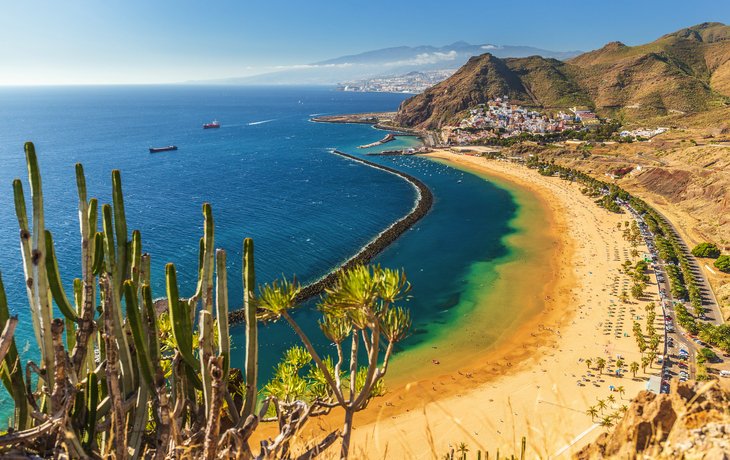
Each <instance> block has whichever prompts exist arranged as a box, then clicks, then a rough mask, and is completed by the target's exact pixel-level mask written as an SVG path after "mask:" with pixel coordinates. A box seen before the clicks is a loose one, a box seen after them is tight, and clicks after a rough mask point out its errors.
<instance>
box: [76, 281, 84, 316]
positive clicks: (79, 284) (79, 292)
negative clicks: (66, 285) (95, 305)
mask: <svg viewBox="0 0 730 460" xmlns="http://www.w3.org/2000/svg"><path fill="white" fill-rule="evenodd" d="M83 306H84V282H83V281H82V280H81V278H74V309H75V310H76V313H77V314H78V315H81V309H82V308H83Z"/></svg>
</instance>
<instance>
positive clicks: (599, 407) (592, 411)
mask: <svg viewBox="0 0 730 460" xmlns="http://www.w3.org/2000/svg"><path fill="white" fill-rule="evenodd" d="M616 392H618V393H619V395H621V397H622V399H623V395H624V393H626V389H624V387H623V386H618V387H616ZM615 403H616V397H615V396H614V395H608V397H606V399H598V403H597V404H596V405H595V406H589V407H588V409H587V410H586V414H588V415H590V416H591V421H594V420H595V418H596V416H598V413H599V411H600V413H601V415H603V413H604V412H603V411H604V410H606V409H613V407H609V405H610V406H613V404H615ZM628 410H629V407H628V406H627V405H626V404H622V405H621V406H620V407H618V408H617V409H616V410H614V411H613V412H612V413H611V414H608V415H606V416H605V417H603V418H602V419H601V426H602V427H604V428H607V429H609V428H611V427H613V426H614V425H615V424H616V422H618V421H619V420H620V419H621V417H623V416H624V414H626V412H627V411H628Z"/></svg>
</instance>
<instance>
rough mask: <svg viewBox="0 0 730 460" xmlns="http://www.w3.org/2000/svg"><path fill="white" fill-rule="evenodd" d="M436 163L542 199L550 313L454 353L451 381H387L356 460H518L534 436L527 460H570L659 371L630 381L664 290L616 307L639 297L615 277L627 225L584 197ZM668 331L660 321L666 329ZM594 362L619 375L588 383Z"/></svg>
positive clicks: (493, 169)
mask: <svg viewBox="0 0 730 460" xmlns="http://www.w3.org/2000/svg"><path fill="white" fill-rule="evenodd" d="M429 156H430V157H431V158H434V159H439V160H440V161H444V160H445V161H449V162H451V163H452V164H454V165H455V166H458V167H460V168H464V169H468V170H471V171H474V172H477V173H482V174H488V175H491V176H493V177H498V178H501V179H504V180H507V181H509V182H511V183H513V184H515V185H517V186H519V187H522V188H524V189H527V190H529V192H531V193H532V194H534V195H535V196H536V197H538V198H539V199H540V201H541V202H542V205H543V206H544V209H545V214H546V215H547V223H548V226H549V228H546V229H545V234H544V235H543V236H544V241H548V242H550V241H552V242H554V243H555V244H553V249H552V250H551V251H548V252H547V254H548V256H549V257H550V267H551V269H550V270H549V272H550V273H549V275H548V276H547V277H540V278H538V279H536V280H534V282H535V284H536V286H537V287H538V288H539V287H542V290H543V292H542V299H541V300H543V302H541V304H542V308H543V310H541V311H539V312H537V313H534V317H533V318H530V319H528V320H526V321H520V322H519V324H520V325H521V326H519V327H515V330H514V331H512V330H510V335H509V337H508V338H504V339H503V340H500V341H499V342H498V343H499V346H498V348H497V349H496V350H491V351H486V352H484V354H483V355H481V356H478V357H477V358H473V359H472V358H470V359H469V362H464V361H463V360H461V361H459V359H458V356H457V351H453V352H452V353H453V358H454V360H455V361H456V362H459V364H460V365H461V368H460V369H457V370H456V371H454V372H452V371H451V368H453V367H452V366H449V367H450V369H448V370H449V371H448V372H444V368H443V367H439V366H434V367H433V368H430V369H432V370H431V371H428V372H429V374H430V375H428V377H427V378H420V379H419V380H416V381H411V382H405V381H403V378H402V375H401V377H399V378H397V379H388V378H387V377H386V379H388V381H387V384H388V386H389V387H391V391H390V392H389V393H388V394H387V395H386V396H385V397H382V398H377V399H375V400H373V401H372V402H371V404H370V406H369V407H368V408H367V409H366V410H364V411H362V412H359V413H357V414H356V415H355V430H354V433H353V447H352V449H353V450H352V453H353V454H356V458H368V459H380V458H388V459H401V458H403V459H405V458H409V459H410V458H423V459H436V458H442V457H443V455H444V454H445V453H446V452H449V451H450V450H451V448H452V447H456V446H457V445H458V444H459V443H461V442H465V443H467V444H468V445H469V450H470V452H472V453H475V452H476V450H482V451H484V450H488V451H489V452H490V455H491V456H494V454H495V452H496V450H497V449H499V450H500V452H501V453H502V454H503V455H504V454H508V455H509V454H512V453H519V449H520V442H521V438H522V437H523V436H525V437H526V438H527V458H535V457H540V458H569V456H570V455H571V454H572V453H573V452H575V451H577V450H578V449H580V447H582V446H583V445H585V444H586V443H588V442H590V441H591V440H593V439H594V438H595V437H596V436H598V435H599V434H600V433H601V432H602V431H603V430H604V428H601V427H600V426H599V425H598V422H599V421H600V419H601V418H602V417H605V416H607V415H609V414H611V413H613V412H615V411H617V410H618V409H619V408H620V406H622V405H625V404H629V402H630V399H631V398H632V397H633V396H634V395H635V394H636V393H637V392H638V391H639V390H642V389H644V388H645V386H646V382H647V380H648V377H649V375H650V373H651V372H658V366H657V365H654V369H650V368H647V369H646V371H647V373H644V372H643V371H642V370H641V369H640V370H639V371H638V372H637V375H636V378H633V375H632V373H631V372H629V371H628V365H629V363H631V362H632V361H636V362H640V361H641V354H640V353H639V350H638V347H637V345H636V340H635V338H634V337H633V335H632V320H633V319H636V318H637V315H638V316H640V317H641V319H639V322H640V323H641V324H642V329H643V330H645V319H644V317H645V311H644V306H645V305H646V304H647V303H648V302H649V301H652V300H653V301H655V302H656V300H657V299H658V292H657V290H656V284H651V283H650V284H649V288H648V289H647V290H648V292H647V294H645V296H644V297H643V298H642V299H641V301H639V302H637V301H635V300H632V303H629V304H622V303H621V302H620V301H619V300H618V294H619V293H620V292H621V290H622V289H623V288H624V287H625V288H626V290H627V291H630V287H631V283H630V281H629V279H628V277H627V276H626V275H621V274H620V273H619V272H618V269H619V268H620V265H621V263H623V262H624V260H626V259H629V260H630V259H631V258H630V255H629V253H630V250H631V247H630V246H629V243H628V242H627V241H625V240H624V239H623V238H622V234H621V231H619V230H617V228H616V227H617V223H619V222H624V221H626V220H630V215H628V214H621V215H618V214H614V213H609V212H607V211H605V210H603V209H601V208H598V207H597V206H596V205H595V204H594V203H593V202H592V200H591V199H590V198H587V197H585V196H583V195H581V193H580V191H579V185H578V184H571V183H569V182H566V181H563V180H560V179H558V178H547V177H543V176H541V175H539V174H538V173H537V172H536V171H534V170H530V169H527V168H524V167H522V166H519V165H514V164H511V163H507V162H501V161H494V160H485V159H484V158H481V157H470V156H464V155H456V154H453V153H450V152H448V151H442V150H439V151H436V152H434V153H432V154H429ZM541 239H542V238H541ZM638 249H639V251H640V252H641V251H642V249H643V250H645V248H642V247H641V246H640V247H639V248H638ZM523 275H524V274H523ZM504 276H509V273H504ZM652 281H653V279H652ZM490 299H491V300H489V301H493V297H492V296H490ZM485 301H487V300H485ZM609 307H611V308H614V310H613V311H610V310H609ZM528 310H529V309H528ZM531 311H532V310H531ZM661 322H662V320H661V318H659V319H658V320H657V321H656V323H657V324H656V325H655V327H656V328H657V330H660V327H663V325H662V324H661ZM609 323H611V328H610V330H607V329H608V328H607V326H608V325H609ZM475 326H476V327H478V325H475ZM506 329H507V330H509V328H506ZM617 331H620V333H619V334H616V332H617ZM624 333H626V334H627V335H628V336H627V337H624ZM660 348H661V347H660ZM619 355H620V356H621V357H622V359H623V361H624V362H625V364H624V367H623V369H625V370H626V371H627V372H626V373H623V374H622V375H623V376H622V377H617V376H616V375H615V370H616V365H615V360H616V359H617V357H618V356H619ZM586 358H591V359H592V360H593V361H594V363H595V361H596V359H598V358H604V359H605V360H606V361H608V362H609V363H611V364H609V366H608V367H607V369H606V370H604V373H603V375H602V376H600V377H599V376H598V375H597V374H598V371H597V370H596V369H595V364H593V365H592V367H593V369H591V370H590V372H591V374H592V375H588V371H589V369H588V367H587V365H586V364H585V362H583V361H582V360H585V359H586ZM462 363H463V365H462ZM395 365H396V363H393V364H392V365H391V366H392V367H391V369H393V367H394V366H395ZM421 375H423V373H421ZM584 378H585V381H584ZM578 382H580V384H579V383H578ZM609 386H614V387H618V386H623V388H624V389H625V394H624V395H621V394H619V393H618V392H616V391H614V392H611V391H610V390H609ZM609 396H613V398H614V399H615V402H613V403H611V402H610V401H608V397H609ZM599 399H603V400H606V402H607V404H608V408H607V409H605V410H603V411H599V415H598V417H596V418H595V419H594V420H592V419H591V417H590V416H589V415H587V413H586V410H587V409H588V407H589V406H596V405H597V404H598V400H599ZM342 419H343V415H342V412H339V411H336V410H335V411H333V412H332V413H331V414H330V415H329V416H327V417H323V418H321V419H319V420H316V421H313V422H311V423H309V424H308V425H307V426H306V427H305V429H304V430H303V432H302V436H303V437H309V436H311V435H319V434H322V433H328V432H329V431H331V430H332V429H334V428H337V427H341V424H342ZM265 431H269V430H265ZM260 434H264V433H263V432H262V433H260ZM268 434H273V433H268ZM331 449H332V451H333V452H336V449H337V448H336V447H332V448H331ZM474 458H475V457H474Z"/></svg>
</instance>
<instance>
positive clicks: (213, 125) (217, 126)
mask: <svg viewBox="0 0 730 460" xmlns="http://www.w3.org/2000/svg"><path fill="white" fill-rule="evenodd" d="M220 127H221V124H220V123H218V120H213V123H208V124H206V125H203V129H210V128H220Z"/></svg>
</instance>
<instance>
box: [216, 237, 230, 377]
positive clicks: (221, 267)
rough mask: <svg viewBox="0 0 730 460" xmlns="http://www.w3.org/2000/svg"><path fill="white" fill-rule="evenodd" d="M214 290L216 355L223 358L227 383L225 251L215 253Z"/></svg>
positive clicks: (227, 339) (228, 340)
mask: <svg viewBox="0 0 730 460" xmlns="http://www.w3.org/2000/svg"><path fill="white" fill-rule="evenodd" d="M215 263H216V279H215V280H216V289H215V291H216V292H215V302H216V303H215V306H216V312H215V314H216V318H217V320H218V355H220V356H222V357H223V365H222V369H223V381H225V382H227V381H228V372H229V368H230V360H231V336H230V333H229V331H228V270H227V269H226V251H225V250H224V249H218V250H216V252H215Z"/></svg>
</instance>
